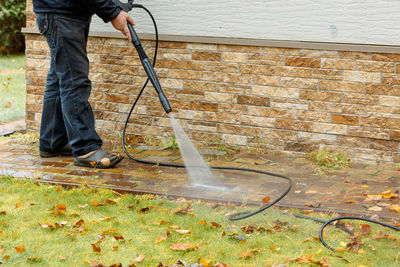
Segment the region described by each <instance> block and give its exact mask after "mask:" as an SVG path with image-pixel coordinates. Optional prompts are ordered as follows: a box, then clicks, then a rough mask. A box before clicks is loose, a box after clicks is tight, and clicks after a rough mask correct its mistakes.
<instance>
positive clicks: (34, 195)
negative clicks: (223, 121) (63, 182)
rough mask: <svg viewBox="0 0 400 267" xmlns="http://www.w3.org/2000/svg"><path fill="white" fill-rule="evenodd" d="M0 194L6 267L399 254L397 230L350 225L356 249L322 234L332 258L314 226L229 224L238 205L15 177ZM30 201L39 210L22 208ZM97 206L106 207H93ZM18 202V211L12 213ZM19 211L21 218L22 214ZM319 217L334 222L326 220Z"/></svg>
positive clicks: (326, 260) (355, 259) (277, 221)
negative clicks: (334, 248)
mask: <svg viewBox="0 0 400 267" xmlns="http://www.w3.org/2000/svg"><path fill="white" fill-rule="evenodd" d="M0 188H1V189H2V200H1V201H2V202H1V203H0V211H4V214H3V215H0V231H3V232H4V233H1V234H0V245H1V247H2V250H3V255H7V256H9V258H8V259H1V261H4V263H9V264H11V265H12V264H13V263H15V262H18V261H21V260H23V259H25V260H26V261H28V262H29V263H30V264H33V263H36V262H37V263H40V264H43V265H59V264H61V262H62V264H65V265H69V266H76V265H81V264H82V262H83V261H85V262H86V264H88V265H90V264H92V263H96V264H102V265H103V266H110V265H113V264H114V265H115V264H119V263H120V262H121V264H122V265H123V266H127V265H128V266H129V265H132V264H135V265H137V266H140V265H141V264H142V265H143V266H157V264H160V263H161V264H162V265H159V266H169V265H173V264H175V263H176V262H177V261H182V262H188V263H189V264H192V263H196V264H201V265H202V266H239V265H250V266H257V265H263V266H264V265H266V266H268V265H273V264H286V265H291V264H302V263H311V264H317V265H320V266H329V265H323V264H332V266H337V265H340V264H343V262H345V261H349V262H350V263H352V264H354V265H356V264H366V265H370V263H371V262H372V263H373V262H383V263H384V264H386V263H388V264H386V266H390V260H391V261H395V251H398V249H399V247H398V244H397V243H393V241H394V239H393V238H395V240H398V239H399V235H398V234H397V233H392V232H390V233H389V232H387V231H385V230H383V229H381V228H377V227H374V226H371V227H370V226H369V225H367V224H366V225H362V224H353V227H354V229H357V231H358V237H359V239H360V240H359V241H358V243H357V244H355V243H351V242H352V241H351V240H352V239H351V238H350V241H349V240H348V238H349V236H348V235H346V234H343V233H341V232H340V231H337V230H334V229H333V231H332V233H331V231H329V232H328V233H326V237H327V240H328V241H329V242H333V244H336V243H340V242H339V241H341V242H343V246H342V247H343V248H344V249H343V251H342V252H338V253H340V254H332V253H331V252H330V251H328V250H326V249H325V248H324V247H323V246H322V245H321V244H320V243H319V241H318V238H317V239H316V240H315V239H313V238H312V237H313V236H315V235H316V232H317V231H318V229H319V225H318V224H315V223H313V222H309V221H302V220H299V219H296V218H294V217H292V216H290V213H288V214H289V215H285V214H282V213H281V212H278V211H277V210H276V209H271V210H269V211H268V212H266V213H264V214H262V215H259V216H255V217H252V218H249V219H247V220H244V221H239V222H231V221H229V220H228V219H227V217H226V216H225V215H226V214H228V213H232V212H233V209H235V210H240V211H242V208H241V207H234V206H232V205H230V206H224V205H219V206H218V209H215V208H212V207H208V206H207V205H205V203H204V202H202V201H195V200H192V201H187V200H181V201H179V202H175V201H169V200H167V199H166V198H163V197H155V196H148V195H147V196H133V195H126V196H125V197H120V196H119V195H118V194H116V193H115V192H112V191H109V190H103V189H93V188H87V187H78V188H71V189H68V190H67V189H62V188H61V190H60V189H58V188H59V187H49V186H45V185H42V184H34V183H32V182H30V181H19V180H15V179H9V180H7V179H0ZM107 199H109V200H113V201H107ZM32 202H35V203H36V204H37V205H33V206H31V205H27V204H25V203H32ZM94 202H96V203H102V204H104V205H90V204H91V203H94ZM15 203H22V205H21V206H20V207H19V208H18V209H15V206H16V204H15ZM57 203H58V204H57ZM131 206H134V208H129V207H131ZM214 206H215V205H214ZM214 206H213V207H214ZM22 208H23V209H24V212H23V213H22V212H20V211H19V210H20V209H22ZM147 208H148V209H147ZM144 209H146V211H145V212H143V210H144ZM161 210H167V212H165V211H161ZM56 211H57V212H56ZM313 215H314V216H321V217H322V218H324V219H327V218H329V216H327V215H324V214H322V213H314V214H313ZM2 223H7V224H2ZM38 224H39V226H38ZM17 229H18V231H17ZM17 233H18V234H17ZM22 245H23V246H24V247H26V248H27V249H26V250H25V251H24V252H23V253H17V252H16V250H15V247H17V246H22ZM396 249H397V250H396ZM351 250H353V251H354V252H350V251H351ZM310 251H316V252H315V253H310ZM317 252H318V253H317ZM381 254H382V255H381ZM309 255H311V257H310V256H309ZM21 257H22V258H21ZM35 257H37V259H36V260H35ZM29 258H30V260H28V259H29ZM290 259H292V260H290ZM388 259H389V260H388ZM6 261H7V262H6ZM115 266H117V265H115ZM132 266H133V265H132ZM198 266H200V265H198Z"/></svg>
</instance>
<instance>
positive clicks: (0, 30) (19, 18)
mask: <svg viewBox="0 0 400 267" xmlns="http://www.w3.org/2000/svg"><path fill="white" fill-rule="evenodd" d="M25 7H26V0H6V1H0V25H1V27H0V54H3V55H4V54H16V53H22V52H24V49H25V39H24V36H23V34H22V33H21V28H22V27H24V25H25V18H26V15H25Z"/></svg>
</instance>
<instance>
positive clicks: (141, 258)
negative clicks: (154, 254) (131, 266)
mask: <svg viewBox="0 0 400 267" xmlns="http://www.w3.org/2000/svg"><path fill="white" fill-rule="evenodd" d="M144 258H145V255H144V254H139V255H138V256H137V257H136V259H134V262H142V261H143V260H144Z"/></svg>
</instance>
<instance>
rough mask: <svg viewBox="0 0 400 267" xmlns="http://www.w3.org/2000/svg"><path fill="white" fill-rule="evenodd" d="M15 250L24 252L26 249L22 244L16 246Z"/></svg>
mask: <svg viewBox="0 0 400 267" xmlns="http://www.w3.org/2000/svg"><path fill="white" fill-rule="evenodd" d="M15 250H16V251H17V253H22V252H24V251H25V250H26V249H25V247H24V246H17V247H15Z"/></svg>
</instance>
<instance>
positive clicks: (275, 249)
mask: <svg viewBox="0 0 400 267" xmlns="http://www.w3.org/2000/svg"><path fill="white" fill-rule="evenodd" d="M269 249H270V250H273V251H279V250H280V249H281V248H276V247H274V246H273V245H271V246H269Z"/></svg>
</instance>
